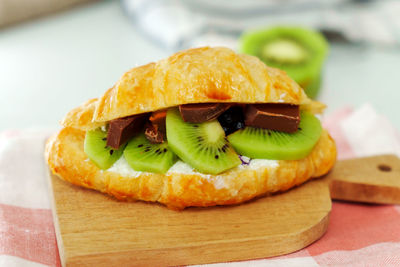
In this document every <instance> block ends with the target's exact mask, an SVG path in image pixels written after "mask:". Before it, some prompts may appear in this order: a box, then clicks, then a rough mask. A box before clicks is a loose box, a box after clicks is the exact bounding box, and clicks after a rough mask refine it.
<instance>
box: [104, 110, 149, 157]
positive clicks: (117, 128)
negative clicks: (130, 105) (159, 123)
mask: <svg viewBox="0 0 400 267" xmlns="http://www.w3.org/2000/svg"><path fill="white" fill-rule="evenodd" d="M148 117H149V114H148V113H145V114H139V115H134V116H129V117H124V118H118V119H115V120H112V121H110V123H109V127H108V133H107V146H110V147H112V148H114V149H118V148H119V147H120V146H121V145H122V144H124V143H125V142H126V141H128V140H129V139H131V138H132V137H133V136H134V135H135V134H137V133H138V132H139V131H140V130H142V129H143V125H144V123H145V122H146V120H147V118H148Z"/></svg>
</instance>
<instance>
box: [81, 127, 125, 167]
mask: <svg viewBox="0 0 400 267" xmlns="http://www.w3.org/2000/svg"><path fill="white" fill-rule="evenodd" d="M83 150H84V151H85V153H86V155H87V156H88V157H89V159H90V160H91V161H92V162H93V163H94V164H96V165H97V167H99V168H100V169H102V170H106V169H108V168H110V167H111V166H112V165H113V164H114V162H116V161H117V160H118V159H119V158H120V157H121V155H122V152H123V150H124V146H121V147H120V148H119V149H117V150H116V149H113V148H111V147H109V146H107V132H104V131H102V130H101V129H96V130H91V131H87V132H86V135H85V141H84V144H83Z"/></svg>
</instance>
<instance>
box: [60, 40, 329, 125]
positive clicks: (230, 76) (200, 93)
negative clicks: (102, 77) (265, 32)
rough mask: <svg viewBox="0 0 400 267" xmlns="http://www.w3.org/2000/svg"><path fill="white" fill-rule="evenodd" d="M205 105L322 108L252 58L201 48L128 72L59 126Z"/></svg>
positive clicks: (281, 74) (282, 74)
mask: <svg viewBox="0 0 400 267" xmlns="http://www.w3.org/2000/svg"><path fill="white" fill-rule="evenodd" d="M207 102H231V103H289V104H294V105H300V107H301V108H302V109H307V110H310V111H311V112H313V113H320V112H322V110H323V109H324V107H325V106H324V105H323V104H322V103H320V102H317V101H313V100H311V99H309V98H308V97H307V95H306V94H305V93H304V91H303V89H302V88H301V87H300V86H299V85H298V84H297V83H296V82H294V81H293V80H292V79H291V78H289V76H288V75H287V74H286V73H285V72H284V71H281V70H278V69H275V68H271V67H268V66H266V65H265V64H264V63H263V62H261V61H260V60H259V59H258V58H256V57H254V56H249V55H244V54H237V53H235V52H234V51H232V50H231V49H228V48H223V47H215V48H210V47H202V48H195V49H189V50H185V51H182V52H179V53H176V54H174V55H172V56H170V57H169V58H166V59H163V60H160V61H158V62H156V63H149V64H147V65H144V66H140V67H136V68H133V69H131V70H129V71H128V72H126V73H125V74H124V75H123V76H122V77H121V79H120V80H119V81H118V82H117V83H116V84H115V85H114V86H113V87H112V88H110V89H109V90H107V91H106V92H105V94H104V95H103V96H101V97H100V98H98V99H91V100H89V101H88V102H86V103H85V104H83V105H82V106H80V107H78V108H75V109H73V110H71V111H70V112H69V113H68V114H67V116H66V117H65V118H64V120H63V121H62V124H63V125H64V126H65V127H67V126H69V127H74V128H79V129H82V130H88V129H93V128H96V127H99V126H101V125H104V124H105V123H106V122H107V121H110V120H113V119H116V118H120V117H125V116H129V115H134V114H139V113H144V112H152V111H156V110H160V109H164V108H168V107H172V106H177V105H182V104H188V103H207Z"/></svg>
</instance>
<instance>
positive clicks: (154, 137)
mask: <svg viewBox="0 0 400 267" xmlns="http://www.w3.org/2000/svg"><path fill="white" fill-rule="evenodd" d="M145 128H146V130H145V131H144V134H145V136H146V138H147V140H149V141H150V143H153V144H161V143H163V142H164V136H165V132H164V133H163V132H162V131H161V130H159V129H158V126H157V125H154V124H152V123H150V122H148V123H146V126H145Z"/></svg>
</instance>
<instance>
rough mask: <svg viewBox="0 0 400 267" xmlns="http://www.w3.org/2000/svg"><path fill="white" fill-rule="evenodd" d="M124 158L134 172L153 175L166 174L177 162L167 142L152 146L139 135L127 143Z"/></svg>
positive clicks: (142, 135)
mask: <svg viewBox="0 0 400 267" xmlns="http://www.w3.org/2000/svg"><path fill="white" fill-rule="evenodd" d="M124 157H125V159H126V161H127V162H128V164H129V165H130V166H131V167H132V168H133V169H134V170H135V171H145V172H155V173H166V172H167V171H168V169H169V168H170V167H171V166H172V165H174V163H175V162H176V161H177V157H176V155H175V154H174V153H173V152H172V151H171V150H170V149H169V147H168V143H167V142H163V143H161V144H152V143H150V142H149V140H147V138H146V137H145V135H144V134H139V135H137V136H135V137H133V138H132V139H131V140H130V141H129V142H128V144H127V146H126V148H125V150H124Z"/></svg>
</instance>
